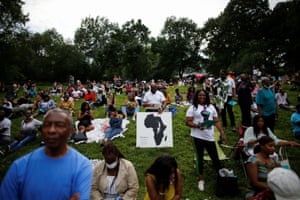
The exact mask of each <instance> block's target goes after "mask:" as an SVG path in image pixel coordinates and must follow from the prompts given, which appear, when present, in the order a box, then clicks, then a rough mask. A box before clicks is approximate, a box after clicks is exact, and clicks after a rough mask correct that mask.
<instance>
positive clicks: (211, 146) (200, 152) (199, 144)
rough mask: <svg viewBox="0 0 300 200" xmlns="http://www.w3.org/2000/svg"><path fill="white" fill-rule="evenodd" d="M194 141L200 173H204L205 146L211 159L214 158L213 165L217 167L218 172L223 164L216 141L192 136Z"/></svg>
mask: <svg viewBox="0 0 300 200" xmlns="http://www.w3.org/2000/svg"><path fill="white" fill-rule="evenodd" d="M192 142H193V145H194V149H195V151H196V168H197V171H198V173H199V174H200V175H203V167H204V166H203V165H204V164H203V162H204V159H203V156H204V148H205V149H206V151H207V153H208V155H209V157H210V159H211V160H212V163H213V166H214V168H215V169H216V173H218V171H219V169H221V168H222V164H221V162H220V160H219V156H218V152H217V147H216V144H215V142H210V141H206V140H201V139H198V138H194V137H192Z"/></svg>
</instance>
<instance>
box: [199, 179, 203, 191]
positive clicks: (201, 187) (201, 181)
mask: <svg viewBox="0 0 300 200" xmlns="http://www.w3.org/2000/svg"><path fill="white" fill-rule="evenodd" d="M198 188H199V190H200V191H201V192H202V191H204V180H200V181H199V182H198Z"/></svg>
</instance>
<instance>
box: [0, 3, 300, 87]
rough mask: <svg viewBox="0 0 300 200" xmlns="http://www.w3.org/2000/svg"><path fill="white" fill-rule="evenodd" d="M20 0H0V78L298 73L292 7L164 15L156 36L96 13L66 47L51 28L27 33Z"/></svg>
mask: <svg viewBox="0 0 300 200" xmlns="http://www.w3.org/2000/svg"><path fill="white" fill-rule="evenodd" d="M23 5H24V2H23V1H21V0H11V1H6V0H0V11H1V12H0V63H1V64H0V65H1V74H0V81H3V82H12V81H15V80H21V81H22V80H26V79H33V80H37V81H61V82H63V81H66V80H67V77H68V75H70V74H72V75H74V76H75V77H77V78H78V79H83V80H86V79H95V80H101V79H102V80H112V78H113V76H114V75H117V76H120V77H121V78H122V79H124V80H126V79H128V80H149V79H152V78H154V79H166V80H168V79H172V78H174V77H175V76H179V77H182V76H183V74H184V72H185V71H186V70H187V69H192V70H194V71H198V72H200V71H206V72H208V73H217V72H218V71H219V70H220V69H221V68H229V69H231V70H234V71H236V72H250V70H251V69H252V67H253V66H256V67H259V68H261V70H262V71H263V72H265V73H272V74H274V75H280V74H284V73H293V72H295V71H297V70H298V69H299V63H300V62H299V59H300V58H299V56H298V55H297V54H298V52H299V46H300V38H299V29H300V28H299V26H298V25H299V24H300V13H299V10H300V2H299V1H298V0H293V1H287V2H282V3H279V4H277V6H276V7H275V8H274V9H273V10H271V9H270V8H269V4H268V0H255V1H253V0H231V1H230V2H229V3H228V5H227V6H226V8H225V9H224V11H223V12H221V13H220V15H219V16H218V17H216V18H210V19H208V20H207V22H206V23H205V24H204V26H203V27H198V25H197V24H196V23H195V22H193V21H192V20H190V19H188V18H178V19H177V18H176V17H174V16H170V17H168V18H167V19H166V21H165V24H164V28H163V30H162V31H161V33H160V35H159V36H157V37H156V38H153V37H150V33H151V32H150V30H149V29H148V27H147V26H146V25H144V24H143V22H142V20H140V19H138V20H133V19H131V20H128V21H127V22H125V23H124V24H122V25H119V24H117V23H113V22H110V21H109V19H107V18H104V17H100V16H97V17H95V18H93V17H86V18H85V19H82V21H81V25H80V27H78V29H77V30H76V32H75V34H74V42H70V41H65V40H64V38H63V36H62V35H60V34H59V33H58V32H57V31H56V30H55V29H53V28H51V29H49V30H47V31H45V32H43V33H32V32H30V31H28V30H27V29H26V28H25V26H24V25H25V24H26V22H27V21H28V20H29V17H28V14H24V13H23V11H22V6H23Z"/></svg>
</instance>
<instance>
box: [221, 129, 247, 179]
mask: <svg viewBox="0 0 300 200" xmlns="http://www.w3.org/2000/svg"><path fill="white" fill-rule="evenodd" d="M247 128H248V127H246V126H243V125H241V126H239V127H238V141H237V142H236V143H235V144H234V146H229V145H224V144H221V147H224V148H229V149H231V158H233V159H235V160H237V161H239V164H240V165H241V166H242V169H243V173H244V175H245V178H246V179H248V176H247V171H246V167H245V161H246V160H247V159H248V158H249V155H248V154H247V153H246V152H245V150H244V147H245V145H244V133H245V130H246V129H247Z"/></svg>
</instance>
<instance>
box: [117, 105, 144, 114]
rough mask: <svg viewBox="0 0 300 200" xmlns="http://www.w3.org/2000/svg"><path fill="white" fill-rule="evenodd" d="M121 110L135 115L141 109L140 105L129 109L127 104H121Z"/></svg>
mask: <svg viewBox="0 0 300 200" xmlns="http://www.w3.org/2000/svg"><path fill="white" fill-rule="evenodd" d="M121 111H122V113H124V114H127V115H134V113H137V112H139V111H140V106H136V107H135V108H134V109H128V108H127V107H126V106H121Z"/></svg>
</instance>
